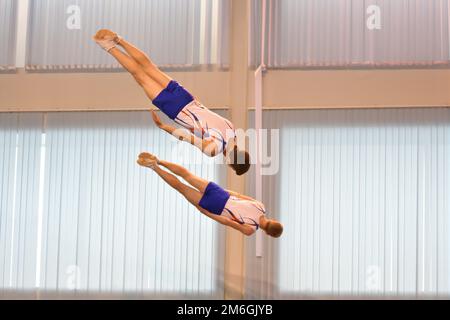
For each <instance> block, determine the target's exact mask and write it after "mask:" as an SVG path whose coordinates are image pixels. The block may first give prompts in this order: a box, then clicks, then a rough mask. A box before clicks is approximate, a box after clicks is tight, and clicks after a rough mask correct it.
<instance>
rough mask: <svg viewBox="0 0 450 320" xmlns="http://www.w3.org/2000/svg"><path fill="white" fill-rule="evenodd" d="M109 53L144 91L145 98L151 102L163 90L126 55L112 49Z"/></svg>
mask: <svg viewBox="0 0 450 320" xmlns="http://www.w3.org/2000/svg"><path fill="white" fill-rule="evenodd" d="M109 53H110V54H111V55H112V56H113V57H114V58H116V60H117V61H118V62H119V63H120V64H121V65H122V66H123V67H124V68H125V69H127V71H128V72H129V73H131V75H132V76H133V77H134V79H135V80H136V82H137V83H138V84H139V85H140V86H141V87H142V88H143V89H144V91H145V93H146V94H147V96H148V97H149V98H150V99H151V100H152V101H153V100H154V99H155V98H156V97H157V96H158V95H159V93H160V92H161V91H162V90H163V89H164V87H162V86H161V85H160V84H159V83H158V82H157V81H155V80H153V79H152V78H150V77H149V76H148V75H147V74H146V73H145V72H144V71H143V69H142V67H141V66H140V65H139V64H138V63H137V62H136V61H135V60H134V59H132V58H130V57H129V56H128V55H127V54H125V53H123V52H122V51H120V50H119V49H118V48H113V49H111V50H110V51H109Z"/></svg>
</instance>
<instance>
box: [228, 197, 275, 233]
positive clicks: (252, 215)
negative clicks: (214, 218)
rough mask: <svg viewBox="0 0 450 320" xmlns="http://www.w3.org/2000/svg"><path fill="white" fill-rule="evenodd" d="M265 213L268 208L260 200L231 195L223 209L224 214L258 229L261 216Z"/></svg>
mask: <svg viewBox="0 0 450 320" xmlns="http://www.w3.org/2000/svg"><path fill="white" fill-rule="evenodd" d="M265 213H266V208H265V207H264V205H263V204H262V203H261V202H259V201H255V200H245V199H241V198H238V197H234V196H230V198H229V199H228V201H227V203H226V204H225V208H224V209H223V211H222V216H224V217H227V218H229V219H231V220H233V221H236V222H237V223H239V224H246V225H249V226H251V227H252V228H253V229H254V230H255V231H256V230H258V229H259V218H260V217H261V216H262V215H264V214H265Z"/></svg>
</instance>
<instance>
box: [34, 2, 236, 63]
mask: <svg viewBox="0 0 450 320" xmlns="http://www.w3.org/2000/svg"><path fill="white" fill-rule="evenodd" d="M229 5H230V2H229V0H220V1H219V0H212V1H206V0H152V1H146V0H132V1H129V0H94V1H93V0H39V1H35V0H32V1H31V7H30V19H31V20H30V23H29V25H30V29H29V31H30V34H29V37H30V40H29V41H30V43H29V48H28V54H27V68H28V69H31V70H34V69H38V70H46V69H49V70H52V69H56V70H59V69H104V68H117V67H119V65H118V64H117V62H116V61H115V60H114V59H113V58H111V57H110V56H108V55H107V54H105V53H104V52H102V51H101V50H100V49H99V48H98V47H97V45H96V44H95V43H93V41H92V39H91V38H92V36H93V35H94V34H95V32H96V31H97V30H98V29H101V28H109V29H112V30H114V31H116V32H118V33H119V34H121V35H122V36H124V37H126V39H128V40H129V41H131V42H133V43H134V44H135V45H137V46H138V47H140V48H141V49H142V50H144V51H145V52H147V53H148V54H149V55H150V56H151V57H152V58H153V59H154V61H155V63H157V64H158V65H160V66H163V67H164V66H165V67H172V68H176V67H193V66H200V65H219V66H227V65H228V27H229ZM77 23H79V26H78V25H77ZM52 30H58V32H52Z"/></svg>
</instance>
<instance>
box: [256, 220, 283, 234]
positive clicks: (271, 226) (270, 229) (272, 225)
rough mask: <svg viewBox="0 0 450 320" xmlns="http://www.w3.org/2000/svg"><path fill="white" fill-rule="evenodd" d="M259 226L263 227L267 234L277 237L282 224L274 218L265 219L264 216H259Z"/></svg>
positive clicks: (281, 231) (280, 232) (281, 230)
mask: <svg viewBox="0 0 450 320" xmlns="http://www.w3.org/2000/svg"><path fill="white" fill-rule="evenodd" d="M260 219H261V220H260V225H259V226H260V227H261V229H263V230H264V231H265V232H266V233H267V234H268V235H269V236H271V237H274V238H279V237H280V236H281V234H282V233H283V225H282V224H281V223H279V222H278V221H276V220H273V219H267V218H266V217H265V216H261V218H260Z"/></svg>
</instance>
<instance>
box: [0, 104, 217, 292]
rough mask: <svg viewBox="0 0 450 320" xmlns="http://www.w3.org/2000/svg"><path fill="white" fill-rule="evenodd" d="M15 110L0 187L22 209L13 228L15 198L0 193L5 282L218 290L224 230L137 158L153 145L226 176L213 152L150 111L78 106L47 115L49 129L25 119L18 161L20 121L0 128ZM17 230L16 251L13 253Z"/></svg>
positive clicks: (208, 173) (5, 135)
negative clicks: (173, 131) (165, 126)
mask: <svg viewBox="0 0 450 320" xmlns="http://www.w3.org/2000/svg"><path fill="white" fill-rule="evenodd" d="M36 116H37V117H38V118H39V119H41V118H42V115H37V114H36ZM9 117H13V118H14V117H15V119H16V118H17V115H16V116H14V115H12V116H11V115H6V114H1V115H0V119H1V122H2V126H1V133H2V136H1V138H2V140H1V141H2V145H1V146H2V148H3V149H4V150H6V151H7V152H4V153H2V157H4V158H5V159H6V160H8V161H5V162H4V165H3V167H1V168H0V169H1V170H3V171H4V172H5V174H6V175H4V176H5V177H6V178H5V179H2V184H1V187H2V189H1V190H0V191H1V196H2V199H7V200H9V199H13V198H14V197H16V198H17V200H16V201H15V203H16V206H17V209H16V211H17V212H22V211H24V212H25V213H24V214H22V215H18V214H17V213H16V214H15V215H16V222H15V225H16V226H15V227H12V226H11V223H12V222H11V215H12V214H13V213H14V212H15V211H14V210H13V209H12V207H13V206H14V205H13V204H11V203H10V202H8V201H5V202H3V201H2V206H1V208H2V209H1V210H2V211H1V213H2V215H1V218H2V225H1V226H2V229H1V234H0V239H1V244H2V246H1V247H0V250H1V254H0V256H1V259H2V260H1V261H2V262H5V263H2V264H1V265H0V270H1V273H0V274H1V275H2V279H3V282H2V288H4V289H10V290H17V289H28V290H30V289H33V288H35V287H36V288H38V289H39V290H40V291H41V292H44V293H48V292H61V293H68V292H74V291H77V292H93V293H114V294H123V293H125V294H127V293H131V294H158V295H161V294H167V295H169V296H173V295H175V296H203V295H205V296H208V297H221V295H222V291H221V288H222V284H221V283H222V281H221V278H220V276H219V274H218V270H219V266H220V264H221V263H222V259H223V257H222V254H221V252H223V250H221V249H220V247H221V245H222V244H221V238H222V235H221V232H222V231H221V230H222V229H223V228H220V227H219V226H218V225H217V223H215V222H214V221H212V220H210V219H207V218H206V217H204V216H203V215H202V214H200V213H199V212H197V210H196V209H195V208H194V207H193V206H191V205H190V204H189V203H188V202H187V201H186V200H185V199H184V197H183V196H181V195H180V194H178V193H177V192H176V191H174V190H172V189H171V188H170V187H169V186H167V185H165V183H164V182H163V181H162V180H161V179H160V178H159V177H158V176H157V175H156V174H154V173H153V172H151V171H150V170H146V169H144V168H141V167H139V166H138V165H137V164H136V159H137V155H138V154H139V153H140V152H142V151H150V152H153V153H155V154H156V155H158V156H159V157H161V158H163V159H167V160H171V161H174V162H178V163H184V164H185V165H186V166H187V167H188V168H189V169H191V170H192V171H194V172H196V173H197V174H198V175H200V176H202V177H203V178H205V179H210V180H214V181H216V182H218V183H223V179H224V175H223V174H222V173H221V172H220V166H219V165H216V164H215V162H214V160H213V159H211V158H208V157H203V156H202V155H201V153H200V152H194V151H195V150H193V148H192V147H190V146H188V145H186V144H184V143H181V144H180V143H179V142H177V140H176V139H172V138H171V137H170V136H169V135H167V134H166V133H164V132H162V131H161V130H159V129H158V128H156V127H155V126H154V125H153V123H152V121H151V117H150V115H149V114H148V112H92V113H84V112H80V113H49V114H47V115H46V121H45V123H46V126H45V135H42V134H40V131H39V130H41V128H42V126H41V124H40V123H39V126H38V127H37V129H36V130H37V131H36V132H30V129H28V128H27V127H26V126H25V124H23V126H25V127H26V128H27V129H26V130H28V131H26V132H27V134H25V133H23V134H22V136H24V137H23V138H21V134H19V136H18V145H19V146H24V150H25V151H20V150H21V149H20V148H19V149H18V150H19V152H18V161H17V162H15V156H14V153H15V147H14V143H15V140H14V136H13V135H14V133H13V129H14V128H15V127H14V128H12V127H11V125H9V126H5V127H3V123H5V125H6V124H10V123H14V122H12V121H11V119H9ZM10 127H11V128H10ZM41 137H42V141H43V147H42V149H41V146H40V143H38V141H37V140H39V141H41ZM21 139H22V140H23V142H21V141H22V140H21ZM3 149H2V150H3ZM41 150H42V154H41ZM24 152H26V154H24ZM31 153H32V154H33V155H34V158H32V157H31ZM22 154H24V155H25V156H26V161H21V159H22V158H23V157H24V156H23V155H22ZM39 159H42V161H43V163H44V165H43V166H40V165H39ZM14 165H17V166H18V170H17V175H16V176H17V178H16V179H17V182H14V179H13V178H12V177H11V175H12V173H13V172H14V170H12V169H11V168H13V167H14ZM40 168H42V169H41V170H40ZM3 171H2V174H3ZM31 173H33V174H31ZM24 179H25V180H24ZM14 183H16V184H17V187H16V188H15V189H14V188H12V187H11V186H13V185H15V184H14ZM40 189H41V190H40ZM14 190H16V191H15V192H14ZM39 198H40V199H39ZM3 221H6V223H3ZM25 231H27V232H25ZM11 237H14V238H13V239H14V245H15V246H18V248H19V249H20V251H19V253H20V255H19V257H17V256H16V254H15V253H14V255H12V254H11V253H10V247H11V240H10V238H11ZM14 248H15V247H14ZM24 248H26V250H30V251H29V253H28V254H27V255H24V252H25V251H24V250H25V249H24ZM15 250H18V249H15ZM27 252H28V251H27ZM36 255H37V257H36ZM11 259H12V260H13V263H14V264H13V267H12V269H11V267H10V264H9V263H10V262H9V261H10V260H11ZM25 259H26V260H27V261H25ZM36 261H37V262H36ZM11 270H13V271H11ZM10 272H12V277H11V276H10ZM16 273H18V274H17V275H16ZM11 279H12V285H9V283H10V281H11ZM16 279H19V280H16ZM21 279H25V280H21ZM22 281H24V283H25V284H24V285H22Z"/></svg>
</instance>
